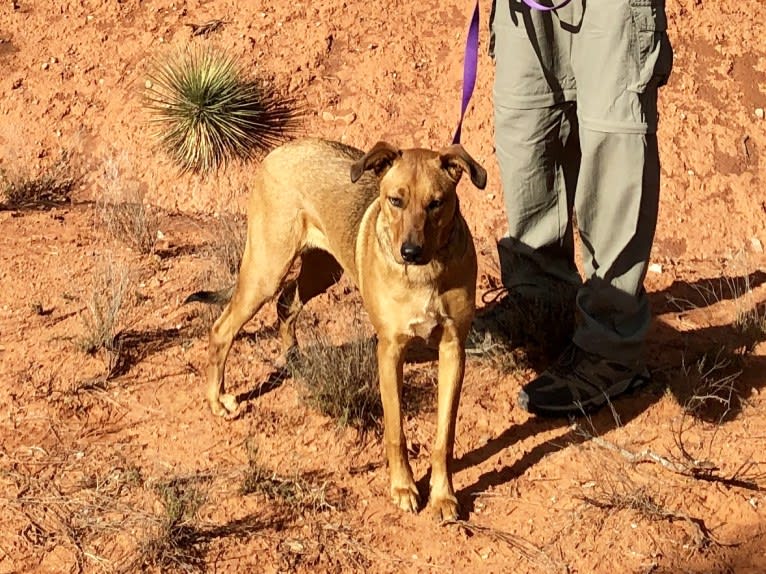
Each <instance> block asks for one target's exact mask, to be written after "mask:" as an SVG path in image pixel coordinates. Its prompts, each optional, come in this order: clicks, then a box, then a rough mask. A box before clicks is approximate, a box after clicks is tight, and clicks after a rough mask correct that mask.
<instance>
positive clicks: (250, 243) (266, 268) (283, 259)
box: [207, 234, 300, 416]
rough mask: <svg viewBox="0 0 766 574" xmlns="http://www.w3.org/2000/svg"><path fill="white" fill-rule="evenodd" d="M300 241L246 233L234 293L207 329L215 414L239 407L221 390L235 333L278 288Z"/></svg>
mask: <svg viewBox="0 0 766 574" xmlns="http://www.w3.org/2000/svg"><path fill="white" fill-rule="evenodd" d="M264 235H265V234H264ZM299 245H300V240H299V238H298V237H291V238H280V241H278V242H274V241H272V242H269V241H267V240H266V239H265V238H264V237H258V238H253V237H251V236H248V240H247V244H246V245H245V252H244V255H243V257H242V265H241V268H240V270H239V277H238V278H237V286H236V288H235V290H234V294H233V295H232V298H231V301H230V302H229V304H228V305H227V306H226V307H225V308H224V310H223V313H222V314H221V316H220V317H219V318H218V320H217V321H216V322H215V324H214V325H213V327H212V328H211V329H210V342H209V349H208V353H209V356H208V366H207V399H208V402H209V404H210V409H211V410H212V411H213V414H215V415H217V416H230V415H233V414H235V413H236V411H237V407H238V404H237V399H236V397H235V396H234V395H231V394H225V392H224V369H225V366H226V358H227V357H228V355H229V351H230V350H231V345H232V343H233V341H234V337H236V336H237V333H239V331H240V329H241V328H242V326H243V325H244V324H245V323H247V322H248V321H249V320H250V319H251V318H252V317H253V315H255V314H256V313H257V312H258V310H259V309H260V308H261V307H262V306H263V304H264V303H265V302H266V301H268V300H269V299H271V298H272V297H273V296H274V294H275V293H276V292H277V291H278V290H279V288H280V286H281V284H282V282H283V281H284V279H285V276H286V275H287V273H288V272H289V270H290V267H291V265H292V263H293V261H294V260H295V257H296V255H297V252H298V249H299Z"/></svg>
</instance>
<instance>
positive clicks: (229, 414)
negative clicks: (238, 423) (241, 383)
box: [210, 394, 239, 420]
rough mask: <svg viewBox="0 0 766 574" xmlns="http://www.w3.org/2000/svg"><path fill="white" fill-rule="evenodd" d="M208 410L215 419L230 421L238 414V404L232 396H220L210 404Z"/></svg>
mask: <svg viewBox="0 0 766 574" xmlns="http://www.w3.org/2000/svg"><path fill="white" fill-rule="evenodd" d="M210 410H211V411H213V414H214V415H215V416H217V417H222V418H225V419H228V420H231V419H234V418H236V417H237V415H238V414H239V402H237V397H235V396H234V395H229V394H225V395H220V396H219V397H218V399H217V400H215V401H211V402H210Z"/></svg>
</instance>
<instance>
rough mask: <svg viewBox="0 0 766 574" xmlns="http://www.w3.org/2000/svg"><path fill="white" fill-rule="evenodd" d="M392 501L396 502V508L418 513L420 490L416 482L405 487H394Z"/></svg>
mask: <svg viewBox="0 0 766 574" xmlns="http://www.w3.org/2000/svg"><path fill="white" fill-rule="evenodd" d="M391 499H392V500H393V501H394V504H395V505H396V506H398V507H399V508H401V509H402V510H404V511H405V512H412V513H415V512H417V511H418V507H419V505H420V497H419V496H418V489H417V487H416V486H415V483H414V482H413V483H412V484H409V485H407V486H404V487H401V486H392V487H391Z"/></svg>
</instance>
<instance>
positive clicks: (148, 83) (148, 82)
mask: <svg viewBox="0 0 766 574" xmlns="http://www.w3.org/2000/svg"><path fill="white" fill-rule="evenodd" d="M152 85H153V84H152V81H151V80H146V81H145V82H144V87H145V88H146V89H147V90H149V89H151V87H152Z"/></svg>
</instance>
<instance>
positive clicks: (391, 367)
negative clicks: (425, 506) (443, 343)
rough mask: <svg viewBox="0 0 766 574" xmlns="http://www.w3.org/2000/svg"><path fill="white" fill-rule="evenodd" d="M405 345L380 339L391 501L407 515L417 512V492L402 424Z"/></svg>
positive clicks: (379, 356)
mask: <svg viewBox="0 0 766 574" xmlns="http://www.w3.org/2000/svg"><path fill="white" fill-rule="evenodd" d="M405 348H406V342H403V341H397V340H389V339H386V338H383V337H381V338H380V340H379V341H378V372H379V375H380V397H381V400H382V402H383V424H384V427H385V428H384V442H385V446H386V458H387V459H388V468H389V472H390V473H391V498H392V499H393V501H394V504H396V505H397V506H398V507H399V508H401V509H402V510H404V511H406V512H416V511H417V509H418V489H417V487H416V486H415V481H414V480H413V478H412V469H411V468H410V463H409V460H408V459H407V443H406V441H405V438H404V427H403V425H402V406H401V405H402V383H403V379H404V350H405Z"/></svg>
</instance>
